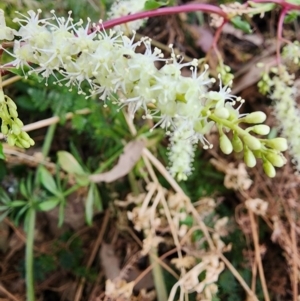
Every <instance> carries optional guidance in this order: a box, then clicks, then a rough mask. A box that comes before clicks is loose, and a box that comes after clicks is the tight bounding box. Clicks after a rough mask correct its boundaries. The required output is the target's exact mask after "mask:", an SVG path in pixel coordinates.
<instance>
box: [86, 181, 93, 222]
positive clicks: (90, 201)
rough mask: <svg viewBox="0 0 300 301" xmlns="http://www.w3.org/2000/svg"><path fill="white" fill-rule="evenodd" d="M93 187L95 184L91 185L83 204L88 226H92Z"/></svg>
mask: <svg viewBox="0 0 300 301" xmlns="http://www.w3.org/2000/svg"><path fill="white" fill-rule="evenodd" d="M94 187H95V184H91V186H90V188H89V192H88V196H87V199H86V202H85V220H86V222H87V224H88V225H89V226H91V225H92V220H93V211H94V210H93V207H94V197H95V194H94Z"/></svg>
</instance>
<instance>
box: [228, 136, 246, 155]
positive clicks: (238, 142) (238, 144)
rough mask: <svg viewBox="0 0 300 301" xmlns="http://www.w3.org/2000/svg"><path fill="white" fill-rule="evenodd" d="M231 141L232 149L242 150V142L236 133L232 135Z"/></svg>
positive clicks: (237, 151)
mask: <svg viewBox="0 0 300 301" xmlns="http://www.w3.org/2000/svg"><path fill="white" fill-rule="evenodd" d="M231 143H232V146H233V150H234V151H235V152H236V153H239V152H241V151H242V150H243V148H244V145H243V142H242V140H241V138H240V137H239V136H238V135H237V134H234V135H233V138H232V140H231Z"/></svg>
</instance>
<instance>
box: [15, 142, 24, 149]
mask: <svg viewBox="0 0 300 301" xmlns="http://www.w3.org/2000/svg"><path fill="white" fill-rule="evenodd" d="M15 145H16V146H17V147H19V148H24V146H23V145H22V143H21V142H20V141H16V142H15Z"/></svg>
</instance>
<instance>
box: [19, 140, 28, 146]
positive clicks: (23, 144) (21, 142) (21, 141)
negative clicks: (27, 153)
mask: <svg viewBox="0 0 300 301" xmlns="http://www.w3.org/2000/svg"><path fill="white" fill-rule="evenodd" d="M18 142H19V143H20V144H21V145H22V147H23V148H29V147H30V143H29V141H27V140H24V139H20V140H19V141H18Z"/></svg>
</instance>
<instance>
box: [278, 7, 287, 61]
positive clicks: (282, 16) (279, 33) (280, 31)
mask: <svg viewBox="0 0 300 301" xmlns="http://www.w3.org/2000/svg"><path fill="white" fill-rule="evenodd" d="M287 12H288V10H287V8H286V7H285V8H283V9H282V11H281V12H280V16H279V20H278V28H277V47H276V60H277V64H278V65H280V61H281V58H280V45H281V41H282V30H283V21H284V17H285V15H286V14H287Z"/></svg>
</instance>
